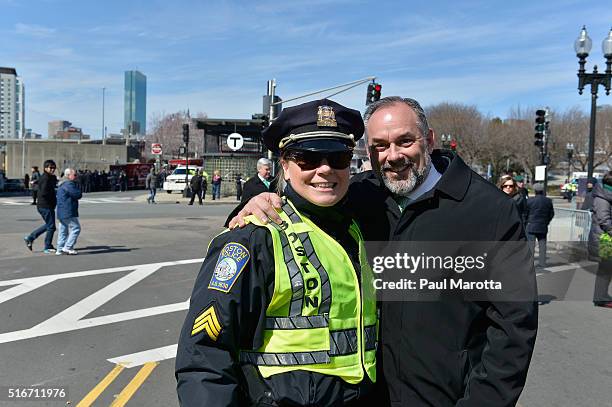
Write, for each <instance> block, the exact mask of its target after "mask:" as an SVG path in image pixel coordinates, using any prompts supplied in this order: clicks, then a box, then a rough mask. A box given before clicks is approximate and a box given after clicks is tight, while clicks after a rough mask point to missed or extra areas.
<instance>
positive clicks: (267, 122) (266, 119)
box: [251, 113, 270, 129]
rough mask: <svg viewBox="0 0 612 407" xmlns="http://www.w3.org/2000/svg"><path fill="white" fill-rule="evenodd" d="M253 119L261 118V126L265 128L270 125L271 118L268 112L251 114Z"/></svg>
mask: <svg viewBox="0 0 612 407" xmlns="http://www.w3.org/2000/svg"><path fill="white" fill-rule="evenodd" d="M251 119H253V120H261V128H262V129H265V128H266V127H268V126H269V125H270V118H269V117H268V115H267V114H261V113H255V114H253V115H251Z"/></svg>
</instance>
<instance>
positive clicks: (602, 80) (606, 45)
mask: <svg viewBox="0 0 612 407" xmlns="http://www.w3.org/2000/svg"><path fill="white" fill-rule="evenodd" d="M592 46H593V41H592V40H591V38H590V37H589V36H588V34H587V31H586V27H585V26H582V30H581V31H580V35H579V36H578V38H577V39H576V42H574V50H575V51H576V56H577V57H578V65H579V69H578V93H579V94H580V95H582V91H583V89H584V85H591V124H590V127H589V156H588V164H587V177H588V178H591V177H592V176H593V163H594V161H595V117H596V115H597V89H598V88H599V85H603V87H604V88H606V95H609V94H610V78H612V29H611V30H610V32H609V33H608V36H607V37H606V38H605V39H604V40H603V42H602V43H601V49H602V52H603V54H604V57H605V58H606V72H605V73H599V72H598V71H597V65H595V66H594V67H593V73H586V71H585V69H584V65H585V64H586V58H587V56H588V55H589V52H590V51H591V47H592Z"/></svg>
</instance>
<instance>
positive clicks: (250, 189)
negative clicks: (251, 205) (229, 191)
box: [240, 174, 276, 203]
mask: <svg viewBox="0 0 612 407" xmlns="http://www.w3.org/2000/svg"><path fill="white" fill-rule="evenodd" d="M262 192H276V178H274V179H272V180H270V186H269V187H266V184H264V183H263V181H262V180H261V179H260V178H259V175H257V174H255V175H254V176H253V177H251V178H249V180H248V181H247V182H245V183H244V187H243V188H242V198H241V199H240V202H244V203H246V202H248V201H249V199H251V198H253V197H254V196H256V195H259V194H261V193H262Z"/></svg>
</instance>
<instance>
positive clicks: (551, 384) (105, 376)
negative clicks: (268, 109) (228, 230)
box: [0, 192, 612, 407]
mask: <svg viewBox="0 0 612 407" xmlns="http://www.w3.org/2000/svg"><path fill="white" fill-rule="evenodd" d="M141 195H142V192H140V193H138V192H136V193H135V192H128V193H96V194H88V195H87V196H86V197H85V201H84V202H83V203H82V204H81V208H80V215H81V223H82V228H83V231H82V234H81V236H80V238H79V242H78V244H77V250H78V251H79V255H77V256H55V255H44V254H43V253H42V252H41V250H42V238H43V237H42V236H41V238H40V239H39V240H38V241H37V242H36V243H35V245H34V252H29V251H28V250H27V249H26V248H25V245H24V244H23V241H22V239H23V236H24V235H26V234H27V233H29V232H30V231H31V230H32V229H34V228H35V227H36V226H38V225H39V224H40V223H41V220H40V218H39V216H38V214H37V212H36V210H35V209H34V207H32V206H29V205H27V204H21V202H26V201H27V199H26V198H0V230H1V231H2V233H1V234H0V361H1V366H2V367H1V368H0V392H5V393H6V391H8V388H7V386H10V387H16V386H21V387H24V388H27V387H31V386H32V385H42V386H47V387H49V388H66V389H67V392H68V397H67V398H66V399H64V400H56V401H47V402H44V401H27V400H20V401H14V400H13V401H8V400H7V399H6V394H4V395H3V394H0V405H7V406H13V405H14V406H18V407H20V406H29V405H32V406H43V405H49V406H65V405H77V406H87V405H93V406H109V405H110V404H111V403H113V402H115V405H116V406H120V405H124V404H125V403H127V404H128V405H133V406H164V407H168V406H177V405H178V402H177V399H176V393H175V380H174V367H173V365H174V352H175V347H174V346H175V345H176V343H177V339H178V332H179V329H180V327H181V325H182V323H183V319H184V316H185V312H186V309H187V301H188V298H189V295H190V293H191V289H192V286H193V282H194V279H195V277H196V275H197V272H198V270H199V266H200V264H201V259H202V258H203V257H204V254H205V250H206V246H207V244H208V242H209V241H210V239H211V237H213V236H214V235H216V234H217V233H218V232H219V231H220V230H221V226H222V223H223V221H224V219H225V216H226V215H227V213H228V212H229V211H230V210H231V209H232V208H233V205H232V204H216V205H210V204H208V205H206V204H205V205H204V206H202V207H199V206H186V205H184V204H174V203H173V202H172V201H170V202H167V203H160V204H158V205H147V204H146V203H145V202H144V201H143V199H142V197H140V196H141ZM552 249H553V250H554V248H552ZM550 264H551V266H550V269H549V270H544V272H543V273H542V274H541V276H540V277H539V282H540V283H541V285H542V289H543V291H546V292H549V291H550V292H552V291H554V290H555V289H557V288H558V287H559V286H562V289H563V290H565V292H567V293H571V292H574V295H573V296H572V295H569V296H568V297H570V298H572V299H573V301H553V302H550V303H547V304H545V305H542V306H541V308H540V331H539V335H538V340H537V344H536V350H535V354H534V358H533V362H532V366H531V370H530V372H529V377H528V383H527V387H526V389H525V391H524V393H523V396H522V397H521V401H520V404H521V405H522V406H524V407H527V406H537V407H539V406H598V407H599V406H610V405H612V396H611V394H612V391H611V390H610V389H611V388H612V387H611V383H612V352H611V350H612V347H611V345H612V310H608V309H603V308H595V307H593V306H592V304H591V302H590V301H588V296H586V294H585V293H587V292H589V291H590V290H591V289H592V288H591V287H592V276H591V275H590V274H588V273H576V271H575V267H571V266H567V262H566V261H564V260H563V259H559V258H556V257H554V255H553V259H551V262H550ZM568 285H569V286H571V287H569V288H568ZM555 287H556V288H555ZM552 297H554V295H551V296H550V298H552ZM2 386H4V387H2ZM67 401H70V404H67Z"/></svg>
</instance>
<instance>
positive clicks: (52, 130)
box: [47, 120, 72, 138]
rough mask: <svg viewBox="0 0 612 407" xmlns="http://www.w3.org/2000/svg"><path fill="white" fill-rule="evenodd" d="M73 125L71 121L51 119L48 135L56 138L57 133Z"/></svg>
mask: <svg viewBox="0 0 612 407" xmlns="http://www.w3.org/2000/svg"><path fill="white" fill-rule="evenodd" d="M71 126H72V123H70V122H69V121H67V120H53V121H50V122H49V123H48V126H47V127H48V129H49V131H48V133H47V137H49V138H55V136H56V135H57V133H59V132H60V131H66V130H68V129H69V128H70V127H71Z"/></svg>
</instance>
